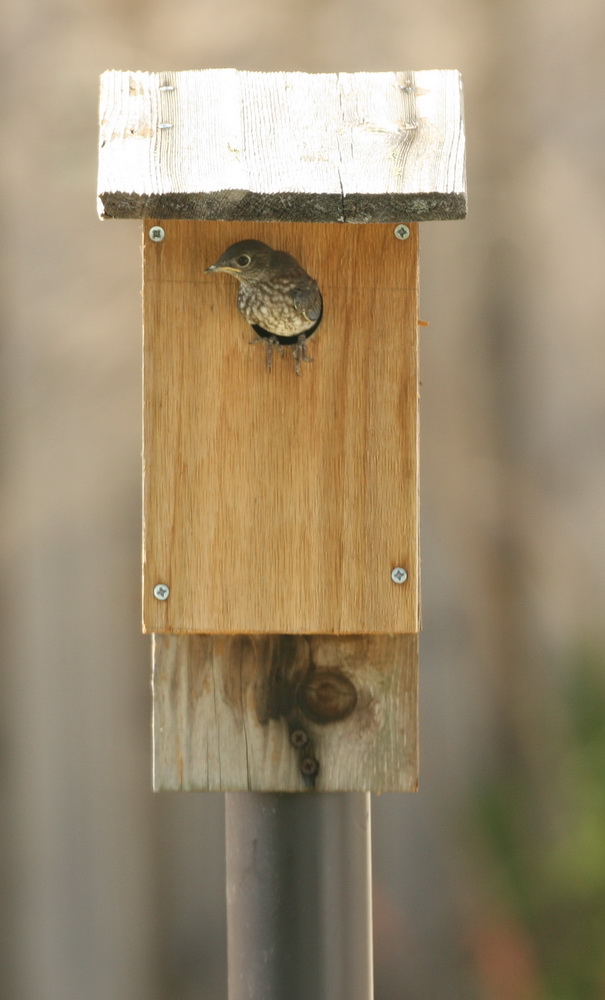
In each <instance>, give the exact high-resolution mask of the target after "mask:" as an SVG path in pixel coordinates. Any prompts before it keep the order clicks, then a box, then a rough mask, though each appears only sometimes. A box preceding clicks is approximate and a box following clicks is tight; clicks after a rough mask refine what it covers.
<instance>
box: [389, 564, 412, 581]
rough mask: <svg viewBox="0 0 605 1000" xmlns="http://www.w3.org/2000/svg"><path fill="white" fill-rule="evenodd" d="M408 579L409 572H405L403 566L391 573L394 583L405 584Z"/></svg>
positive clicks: (397, 567) (396, 567)
mask: <svg viewBox="0 0 605 1000" xmlns="http://www.w3.org/2000/svg"><path fill="white" fill-rule="evenodd" d="M407 578H408V573H407V570H405V569H404V568H403V566H395V569H394V570H393V572H392V573H391V580H392V581H393V583H405V581H406V580H407Z"/></svg>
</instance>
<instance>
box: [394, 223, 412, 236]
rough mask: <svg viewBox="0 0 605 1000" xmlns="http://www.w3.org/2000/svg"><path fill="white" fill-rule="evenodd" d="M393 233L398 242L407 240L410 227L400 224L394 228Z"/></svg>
mask: <svg viewBox="0 0 605 1000" xmlns="http://www.w3.org/2000/svg"><path fill="white" fill-rule="evenodd" d="M393 232H394V233H395V236H396V237H397V239H398V240H407V238H408V236H409V235H410V227H409V226H406V225H405V224H404V223H403V222H400V223H399V225H398V226H395V228H394V230H393Z"/></svg>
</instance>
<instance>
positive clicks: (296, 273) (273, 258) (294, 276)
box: [207, 240, 322, 375]
mask: <svg viewBox="0 0 605 1000" xmlns="http://www.w3.org/2000/svg"><path fill="white" fill-rule="evenodd" d="M207 270H208V271H210V272H215V271H226V272H227V274H233V275H234V277H236V278H237V279H238V281H239V289H238V294H237V306H238V309H239V310H240V312H241V313H242V315H243V316H244V317H245V318H246V319H247V320H248V322H249V323H250V324H251V326H252V327H253V328H254V329H255V330H256V332H257V334H258V335H259V336H258V340H265V341H266V343H267V365H268V367H269V368H270V367H271V361H272V357H273V347H274V345H277V347H278V349H279V350H280V352H282V345H283V344H284V343H286V344H287V343H289V339H290V338H292V340H293V341H294V342H293V343H292V344H291V346H292V351H293V353H294V358H295V361H296V373H297V374H298V375H300V362H301V360H306V361H310V360H311V359H310V358H309V357H308V356H307V350H306V341H307V337H309V336H310V335H311V334H312V333H313V332H314V331H315V329H316V328H317V326H318V324H319V321H320V319H321V314H322V298H321V293H320V291H319V288H318V285H317V282H316V281H315V279H314V278H312V277H311V276H310V275H308V274H307V272H306V271H305V270H304V268H303V267H301V265H300V264H299V263H298V261H297V260H296V259H295V258H294V257H292V256H291V255H290V254H289V253H285V251H283V250H273V249H272V247H270V246H268V245H267V244H266V243H262V242H261V241H260V240H241V241H240V242H239V243H234V244H233V245H232V246H230V247H227V249H226V250H225V252H224V253H223V254H221V256H220V257H219V259H218V260H217V262H216V264H212V265H211V266H210V267H209V268H207ZM284 338H286V339H285V340H284ZM253 343H256V341H253Z"/></svg>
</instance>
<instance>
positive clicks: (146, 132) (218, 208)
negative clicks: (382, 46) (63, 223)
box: [98, 69, 466, 222]
mask: <svg viewBox="0 0 605 1000" xmlns="http://www.w3.org/2000/svg"><path fill="white" fill-rule="evenodd" d="M98 194H99V210H100V213H101V215H102V216H103V217H105V218H140V217H147V218H149V217H153V218H189V219H222V220H248V221H253V220H259V221H261V220H264V221H277V220H288V221H300V222H312V221H314V222H398V221H402V220H408V221H409V220H412V221H414V220H419V221H421V220H426V219H454V218H462V217H463V216H464V215H465V212H466V189H465V162H464V127H463V115H462V97H461V81H460V75H459V73H458V72H457V71H455V70H428V71H420V72H397V73H396V72H388V73H340V74H335V73H325V74H306V73H250V72H237V71H236V70H233V69H221V70H193V71H187V72H167V73H145V72H120V71H115V70H111V71H108V72H107V73H104V74H103V76H102V78H101V101H100V150H99V180H98Z"/></svg>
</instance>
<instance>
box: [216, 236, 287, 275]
mask: <svg viewBox="0 0 605 1000" xmlns="http://www.w3.org/2000/svg"><path fill="white" fill-rule="evenodd" d="M274 253H275V251H274V250H272V249H271V247H270V246H267V244H266V243H261V241H260V240H240V242H239V243H233V244H232V245H231V246H230V247H227V249H226V250H225V252H224V253H222V254H221V256H220V257H219V259H218V260H217V262H216V264H211V265H210V267H207V268H206V271H207V272H210V273H211V274H214V272H216V271H226V272H227V273H228V274H233V275H234V276H235V277H236V278H239V280H240V281H247V280H249V279H252V280H254V278H256V277H258V276H259V275H261V274H263V273H265V272H266V271H267V270H268V269H269V268H270V267H271V261H272V258H273V255H274Z"/></svg>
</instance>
